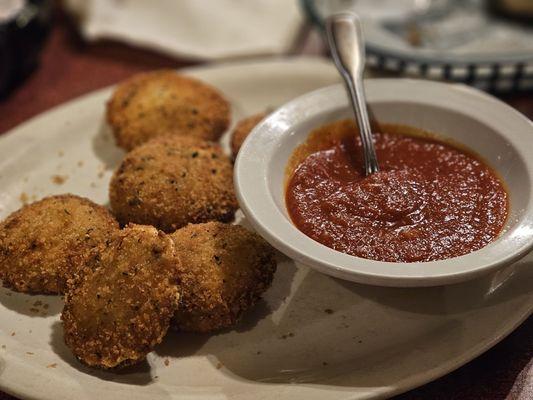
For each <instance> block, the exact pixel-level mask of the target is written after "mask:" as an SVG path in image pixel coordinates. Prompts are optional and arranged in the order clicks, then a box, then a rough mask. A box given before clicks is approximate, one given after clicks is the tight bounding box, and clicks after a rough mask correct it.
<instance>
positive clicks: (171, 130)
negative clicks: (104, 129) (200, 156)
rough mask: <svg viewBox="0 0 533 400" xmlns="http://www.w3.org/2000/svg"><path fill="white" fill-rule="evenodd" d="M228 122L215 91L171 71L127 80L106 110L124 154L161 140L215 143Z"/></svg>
mask: <svg viewBox="0 0 533 400" xmlns="http://www.w3.org/2000/svg"><path fill="white" fill-rule="evenodd" d="M230 118H231V115H230V105H229V103H228V101H227V100H226V99H225V98H224V97H223V96H222V94H220V93H219V92H218V91H217V90H216V89H215V88H213V87H211V86H209V85H207V84H205V83H203V82H201V81H199V80H197V79H194V78H191V77H188V76H183V75H180V74H178V73H176V72H175V71H173V70H159V71H152V72H146V73H140V74H137V75H135V76H133V77H131V78H130V79H128V80H126V81H124V82H123V83H121V84H120V85H119V86H118V87H117V88H116V90H115V92H114V93H113V95H112V97H111V99H110V100H109V102H108V104H107V121H108V122H109V124H110V125H111V128H112V129H113V133H114V135H115V139H116V142H117V144H118V145H119V146H120V147H122V148H124V149H126V150H131V149H133V148H134V147H136V146H139V145H140V144H142V143H145V142H147V141H148V140H149V139H152V138H154V137H157V136H161V135H177V136H191V137H197V138H201V139H205V140H212V141H216V140H218V139H219V138H220V136H221V135H222V133H224V131H225V130H226V129H227V128H228V126H229V124H230Z"/></svg>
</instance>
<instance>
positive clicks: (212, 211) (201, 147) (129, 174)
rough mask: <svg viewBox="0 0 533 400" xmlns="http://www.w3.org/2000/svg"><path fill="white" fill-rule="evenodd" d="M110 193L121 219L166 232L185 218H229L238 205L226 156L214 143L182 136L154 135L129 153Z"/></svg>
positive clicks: (177, 225) (114, 210)
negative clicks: (154, 137) (155, 136)
mask: <svg viewBox="0 0 533 400" xmlns="http://www.w3.org/2000/svg"><path fill="white" fill-rule="evenodd" d="M109 196H110V202H111V208H112V210H113V212H114V214H115V216H116V217H117V218H118V220H119V222H121V223H123V224H124V223H127V222H135V223H138V224H146V225H153V226H155V227H157V228H159V229H161V230H163V231H165V232H173V231H174V230H176V229H178V228H180V227H182V226H184V225H186V224H187V223H200V222H206V221H210V220H219V221H230V220H232V219H233V217H234V214H235V211H236V210H237V208H238V203H237V199H236V197H235V193H234V190H233V167H232V164H231V161H230V160H229V158H228V157H227V156H226V155H224V153H223V152H222V149H221V148H220V146H219V145H218V144H215V143H212V142H206V141H204V140H200V139H195V138H186V137H169V136H166V137H161V138H157V139H153V140H151V141H150V142H148V143H145V144H144V145H142V146H140V147H138V148H136V149H134V150H132V151H131V152H130V153H128V154H127V155H126V157H125V158H124V160H123V161H122V163H121V165H120V167H119V168H118V169H117V171H115V174H114V175H113V178H112V180H111V184H110V194H109Z"/></svg>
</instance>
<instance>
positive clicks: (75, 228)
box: [0, 194, 118, 293]
mask: <svg viewBox="0 0 533 400" xmlns="http://www.w3.org/2000/svg"><path fill="white" fill-rule="evenodd" d="M115 230H118V223H117V221H116V220H115V219H114V218H113V216H112V215H111V213H110V212H109V211H108V210H107V209H106V208H104V207H102V206H100V205H97V204H95V203H93V202H92V201H90V200H88V199H85V198H82V197H78V196H74V195H69V194H66V195H59V196H51V197H46V198H44V199H42V200H40V201H37V202H35V203H32V204H29V205H26V206H24V207H22V208H21V209H20V210H18V211H16V212H14V213H13V214H11V215H10V216H9V217H7V219H6V220H5V221H3V222H2V223H1V224H0V278H1V279H2V281H3V283H4V285H6V286H8V287H11V288H13V289H14V290H17V291H20V292H27V293H63V292H64V291H65V289H66V282H67V280H68V279H69V278H71V277H72V276H73V275H74V274H76V273H77V272H78V271H79V270H80V269H81V268H83V267H85V266H86V265H88V264H91V263H93V262H94V261H95V259H96V258H97V257H98V254H99V252H100V251H101V250H102V248H103V247H105V245H106V241H107V240H108V238H109V235H110V234H111V233H112V232H114V231H115Z"/></svg>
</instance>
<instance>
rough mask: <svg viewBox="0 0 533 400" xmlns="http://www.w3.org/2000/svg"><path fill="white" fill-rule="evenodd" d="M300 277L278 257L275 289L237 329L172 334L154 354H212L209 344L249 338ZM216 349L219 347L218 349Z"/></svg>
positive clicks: (169, 355)
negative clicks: (294, 280) (235, 338)
mask: <svg viewBox="0 0 533 400" xmlns="http://www.w3.org/2000/svg"><path fill="white" fill-rule="evenodd" d="M296 273H297V269H296V267H295V266H294V263H292V262H291V263H287V262H286V258H285V256H281V255H280V256H279V261H278V271H277V272H276V275H275V276H274V281H273V283H272V287H271V288H270V289H269V290H268V291H267V292H266V293H265V296H264V298H263V299H261V300H260V301H259V302H258V303H257V304H256V305H255V306H254V307H253V308H252V309H251V310H249V311H248V312H247V313H245V314H244V316H243V318H242V320H241V321H240V322H239V324H238V325H237V326H235V327H234V328H230V329H226V330H223V331H220V332H216V333H212V334H198V333H186V332H177V331H172V330H170V331H169V333H168V334H167V336H166V337H165V340H164V341H163V343H161V344H160V345H159V346H157V347H156V349H155V352H156V353H157V354H158V355H159V356H161V357H176V358H181V357H187V356H193V355H195V356H198V355H208V354H212V350H213V348H212V347H211V346H210V345H208V342H212V341H215V342H217V343H219V342H221V343H224V342H226V341H227V340H229V341H231V340H233V338H234V337H244V340H247V339H246V337H247V336H248V335H250V334H251V332H253V331H254V328H256V327H257V326H258V325H262V324H265V323H266V322H265V321H267V320H268V319H269V318H270V317H269V316H270V315H272V313H274V312H276V311H277V310H278V309H279V308H280V307H281V306H282V304H283V302H284V301H285V300H286V299H287V298H288V297H289V295H290V291H291V284H292V282H293V279H294V277H295V275H296ZM215 347H216V345H215Z"/></svg>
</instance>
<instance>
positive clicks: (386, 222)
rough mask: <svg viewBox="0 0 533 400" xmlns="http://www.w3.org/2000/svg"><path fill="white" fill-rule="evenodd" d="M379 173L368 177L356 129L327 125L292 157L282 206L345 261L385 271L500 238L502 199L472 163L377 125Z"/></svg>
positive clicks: (442, 146)
mask: <svg viewBox="0 0 533 400" xmlns="http://www.w3.org/2000/svg"><path fill="white" fill-rule="evenodd" d="M374 140H375V146H376V153H377V156H378V160H379V164H380V172H378V173H375V174H372V175H370V176H368V177H365V175H364V170H363V152H362V148H361V143H360V141H359V134H358V132H357V128H356V127H355V125H354V124H353V123H352V122H350V121H339V122H334V123H332V124H328V125H325V126H323V127H321V128H319V129H317V130H315V131H313V132H312V133H311V135H310V136H309V139H308V140H307V142H305V143H304V144H302V145H300V146H299V147H298V148H297V149H296V150H295V152H294V153H293V155H292V157H291V159H290V161H289V164H288V166H287V173H288V179H287V189H286V204H287V209H288V212H289V215H290V217H291V219H292V221H293V223H294V224H295V225H296V227H297V228H298V229H299V230H301V231H302V232H303V233H305V234H306V235H307V236H309V237H310V238H312V239H314V240H316V241H318V242H320V243H322V244H324V245H326V246H328V247H330V248H332V249H335V250H338V251H341V252H343V253H347V254H351V255H354V256H357V257H363V258H368V259H372V260H380V261H392V262H418V261H432V260H442V259H446V258H451V257H456V256H460V255H463V254H466V253H470V252H472V251H474V250H478V249H480V248H482V247H483V246H485V245H487V244H488V243H490V242H491V241H492V240H494V238H496V237H497V236H498V234H499V233H500V231H501V230H502V228H503V226H504V224H505V220H506V218H507V213H508V198H507V197H508V196H507V192H506V191H505V188H504V186H503V183H502V181H501V180H500V179H499V178H498V176H497V175H496V174H495V172H494V171H492V169H491V168H490V167H488V166H487V165H486V164H484V163H483V162H482V161H481V160H480V159H479V158H477V157H476V156H474V155H473V154H471V153H469V152H467V151H463V150H461V149H459V148H457V147H454V146H452V145H450V144H447V143H445V142H442V141H439V140H436V139H433V138H430V137H428V136H427V134H426V136H421V135H420V131H418V130H416V129H415V128H409V127H399V126H394V125H382V126H381V127H380V132H377V133H374Z"/></svg>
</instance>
